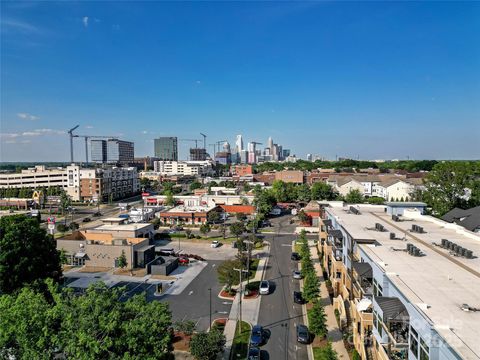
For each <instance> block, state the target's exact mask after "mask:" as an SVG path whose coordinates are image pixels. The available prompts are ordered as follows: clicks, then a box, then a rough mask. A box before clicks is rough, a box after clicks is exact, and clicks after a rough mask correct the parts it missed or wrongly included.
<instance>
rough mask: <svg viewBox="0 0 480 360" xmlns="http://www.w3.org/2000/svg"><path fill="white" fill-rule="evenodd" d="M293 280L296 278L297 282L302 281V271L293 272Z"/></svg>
mask: <svg viewBox="0 0 480 360" xmlns="http://www.w3.org/2000/svg"><path fill="white" fill-rule="evenodd" d="M293 278H294V279H297V280H300V279H302V278H303V276H302V273H301V272H300V270H293Z"/></svg>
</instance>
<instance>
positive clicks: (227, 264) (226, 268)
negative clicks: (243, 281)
mask: <svg viewBox="0 0 480 360" xmlns="http://www.w3.org/2000/svg"><path fill="white" fill-rule="evenodd" d="M240 266H241V264H240V262H239V261H237V260H226V261H224V262H223V263H221V264H220V265H219V266H218V268H217V273H218V282H219V283H220V284H222V285H225V287H226V289H227V291H228V290H230V289H231V287H232V285H233V284H238V283H239V282H240V274H239V273H238V271H236V270H234V269H235V268H239V267H240Z"/></svg>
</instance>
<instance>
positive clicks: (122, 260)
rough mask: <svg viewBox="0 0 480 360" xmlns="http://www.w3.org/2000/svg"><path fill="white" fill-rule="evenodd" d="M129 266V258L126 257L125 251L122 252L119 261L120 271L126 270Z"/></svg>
mask: <svg viewBox="0 0 480 360" xmlns="http://www.w3.org/2000/svg"><path fill="white" fill-rule="evenodd" d="M127 265H128V262H127V256H126V255H125V251H124V250H122V253H121V254H120V256H119V257H118V259H117V266H118V267H119V268H120V269H124V268H126V267H127Z"/></svg>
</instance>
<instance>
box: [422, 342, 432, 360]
mask: <svg viewBox="0 0 480 360" xmlns="http://www.w3.org/2000/svg"><path fill="white" fill-rule="evenodd" d="M429 351H430V349H429V348H428V345H427V344H426V343H425V341H424V340H423V339H422V338H420V360H429V359H430V356H429V354H428V353H429Z"/></svg>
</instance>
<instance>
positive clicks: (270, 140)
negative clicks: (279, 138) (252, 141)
mask: <svg viewBox="0 0 480 360" xmlns="http://www.w3.org/2000/svg"><path fill="white" fill-rule="evenodd" d="M267 147H268V148H269V149H270V155H273V139H272V137H271V136H270V137H269V138H268V141H267Z"/></svg>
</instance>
